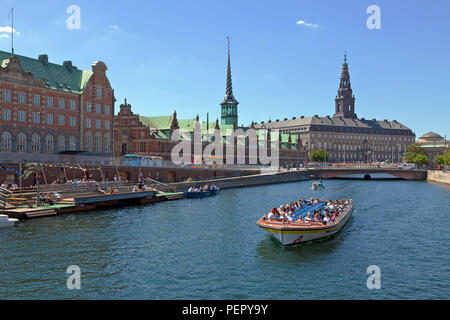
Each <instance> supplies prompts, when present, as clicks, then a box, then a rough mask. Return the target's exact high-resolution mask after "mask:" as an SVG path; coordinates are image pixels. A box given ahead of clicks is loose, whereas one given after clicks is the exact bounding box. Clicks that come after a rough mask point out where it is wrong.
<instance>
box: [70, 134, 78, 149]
mask: <svg viewBox="0 0 450 320" xmlns="http://www.w3.org/2000/svg"><path fill="white" fill-rule="evenodd" d="M76 149H77V138H75V137H74V136H70V137H69V150H71V151H74V150H76Z"/></svg>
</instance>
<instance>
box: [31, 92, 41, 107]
mask: <svg viewBox="0 0 450 320" xmlns="http://www.w3.org/2000/svg"><path fill="white" fill-rule="evenodd" d="M33 104H34V105H35V106H40V105H41V96H40V95H38V94H35V95H34V96H33Z"/></svg>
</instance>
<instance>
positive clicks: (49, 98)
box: [47, 97, 53, 107]
mask: <svg viewBox="0 0 450 320" xmlns="http://www.w3.org/2000/svg"><path fill="white" fill-rule="evenodd" d="M47 107H53V97H47Z"/></svg>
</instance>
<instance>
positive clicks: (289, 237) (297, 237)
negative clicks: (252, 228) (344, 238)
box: [260, 206, 353, 246]
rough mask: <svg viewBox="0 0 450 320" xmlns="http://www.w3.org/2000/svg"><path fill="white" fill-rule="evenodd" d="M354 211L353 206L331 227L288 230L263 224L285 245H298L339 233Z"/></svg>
mask: <svg viewBox="0 0 450 320" xmlns="http://www.w3.org/2000/svg"><path fill="white" fill-rule="evenodd" d="M352 211H353V206H352V207H351V208H350V211H349V212H347V214H346V215H345V216H344V217H343V218H342V220H341V221H339V223H338V224H336V225H334V226H332V227H329V228H317V229H313V228H310V230H307V229H308V228H302V230H295V228H289V229H291V230H286V229H285V228H281V229H280V228H270V227H268V226H261V225H260V227H262V228H264V229H265V230H266V231H267V232H269V234H270V235H271V236H272V237H274V238H275V239H277V240H278V241H279V242H280V243H281V244H282V245H283V246H290V245H296V244H299V243H303V242H307V241H313V240H318V239H322V238H327V237H330V236H332V235H334V234H336V233H338V232H339V231H340V230H341V229H342V228H343V227H344V226H345V224H346V223H347V221H348V220H349V219H350V217H351V215H352Z"/></svg>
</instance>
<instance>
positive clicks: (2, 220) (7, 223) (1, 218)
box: [0, 215, 19, 228]
mask: <svg viewBox="0 0 450 320" xmlns="http://www.w3.org/2000/svg"><path fill="white" fill-rule="evenodd" d="M17 221H19V220H18V219H12V218H8V216H6V215H0V228H8V227H13V226H14V224H15V223H16V222H17Z"/></svg>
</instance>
